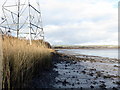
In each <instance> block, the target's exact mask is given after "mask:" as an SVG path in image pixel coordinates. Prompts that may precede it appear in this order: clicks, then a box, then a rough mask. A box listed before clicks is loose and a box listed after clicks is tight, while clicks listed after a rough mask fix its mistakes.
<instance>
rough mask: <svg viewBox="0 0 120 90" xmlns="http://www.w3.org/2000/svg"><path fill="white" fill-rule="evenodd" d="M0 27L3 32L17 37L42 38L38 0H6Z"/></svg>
mask: <svg viewBox="0 0 120 90" xmlns="http://www.w3.org/2000/svg"><path fill="white" fill-rule="evenodd" d="M2 11H3V16H2V17H1V21H2V22H1V23H0V27H2V29H1V30H2V32H3V33H4V34H10V35H12V36H15V37H18V38H26V39H29V40H30V41H31V40H32V39H34V40H36V39H44V36H43V34H44V32H43V27H42V19H41V11H40V4H39V1H38V0H6V1H5V2H4V4H3V5H2Z"/></svg>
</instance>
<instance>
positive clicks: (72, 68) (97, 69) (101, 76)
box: [27, 53, 120, 89]
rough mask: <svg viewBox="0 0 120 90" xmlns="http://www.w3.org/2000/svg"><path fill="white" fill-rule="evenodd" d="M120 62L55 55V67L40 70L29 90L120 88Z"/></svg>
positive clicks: (86, 56)
mask: <svg viewBox="0 0 120 90" xmlns="http://www.w3.org/2000/svg"><path fill="white" fill-rule="evenodd" d="M118 70H119V65H118V59H111V58H104V57H98V56H88V55H77V56H76V55H68V54H63V53H54V54H53V60H52V68H51V69H49V70H45V71H42V72H41V71H40V72H39V74H38V75H37V76H36V77H34V78H33V80H32V81H31V83H29V85H28V86H27V87H32V88H86V89H92V88H95V89H96V88H99V89H110V88H111V89H120V88H119V85H120V81H119V78H120V76H119V74H118Z"/></svg>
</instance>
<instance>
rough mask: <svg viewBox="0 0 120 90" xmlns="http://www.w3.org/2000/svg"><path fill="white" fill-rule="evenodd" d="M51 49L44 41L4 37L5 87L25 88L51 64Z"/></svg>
mask: <svg viewBox="0 0 120 90" xmlns="http://www.w3.org/2000/svg"><path fill="white" fill-rule="evenodd" d="M51 51H52V50H51V49H49V48H48V44H46V43H45V42H43V41H41V42H40V41H39V40H37V41H35V40H34V41H32V45H29V43H28V41H27V40H23V39H21V40H20V39H17V38H14V37H8V36H4V37H3V88H23V87H24V86H25V85H26V83H28V82H29V81H30V80H32V78H33V76H34V75H35V74H36V73H37V72H38V71H39V70H43V69H47V68H49V67H50V66H51Z"/></svg>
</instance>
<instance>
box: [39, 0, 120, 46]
mask: <svg viewBox="0 0 120 90" xmlns="http://www.w3.org/2000/svg"><path fill="white" fill-rule="evenodd" d="M117 4H118V0H40V5H41V11H42V18H43V25H44V31H45V38H46V40H47V41H49V42H50V43H51V44H61V45H63V44H117V40H118V28H117V27H118V10H117V9H118V8H117Z"/></svg>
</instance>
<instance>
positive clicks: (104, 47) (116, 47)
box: [52, 45, 120, 49]
mask: <svg viewBox="0 0 120 90" xmlns="http://www.w3.org/2000/svg"><path fill="white" fill-rule="evenodd" d="M52 47H53V48H54V49H118V48H120V46H117V45H87V46H77V45H75V46H64V45H63V46H52Z"/></svg>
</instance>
